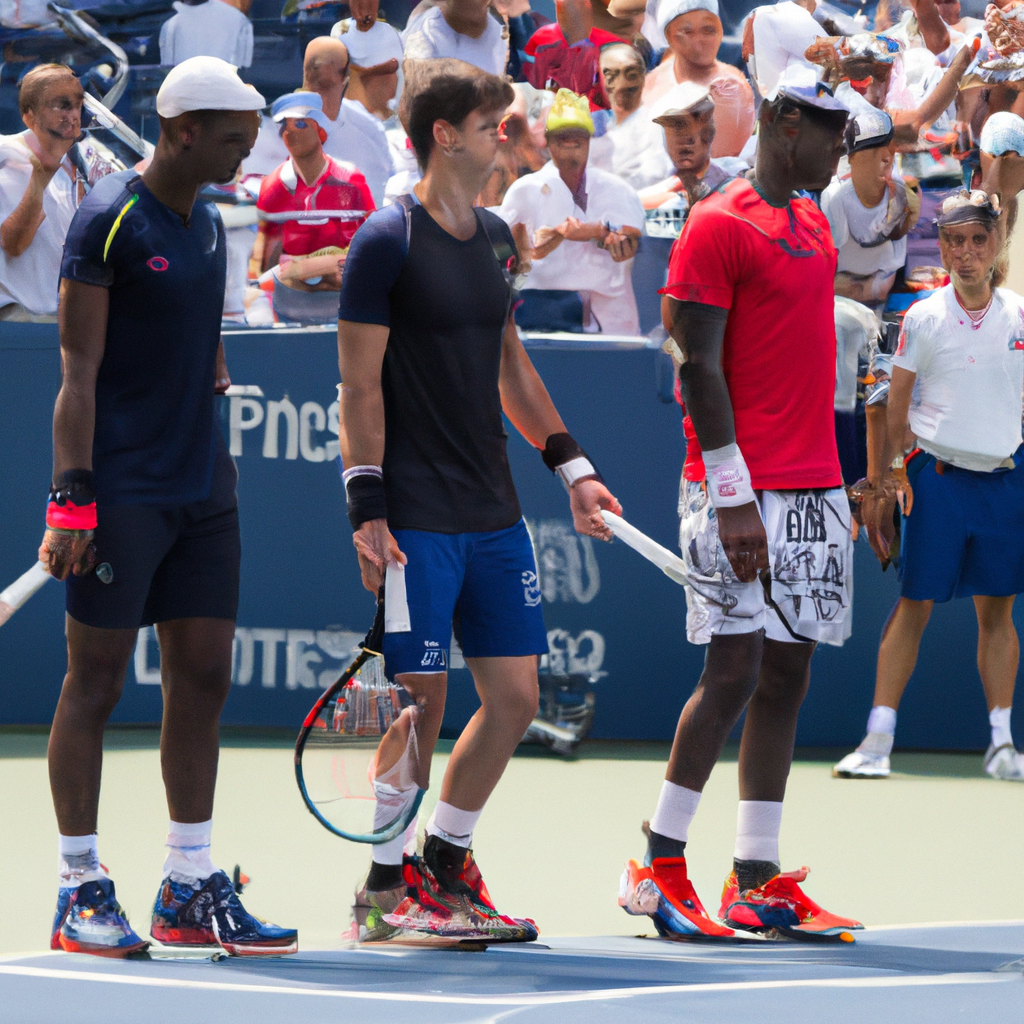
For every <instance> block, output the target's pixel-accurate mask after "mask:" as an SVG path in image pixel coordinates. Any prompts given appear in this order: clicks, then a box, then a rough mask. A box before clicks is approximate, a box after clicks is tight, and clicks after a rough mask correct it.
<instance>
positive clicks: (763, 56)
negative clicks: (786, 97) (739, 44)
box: [743, 0, 828, 96]
mask: <svg viewBox="0 0 1024 1024" xmlns="http://www.w3.org/2000/svg"><path fill="white" fill-rule="evenodd" d="M814 6H815V3H814V0H804V2H803V3H797V2H795V0H781V2H780V3H776V4H769V5H767V6H765V7H755V8H754V10H753V11H751V13H750V17H749V18H748V19H747V22H746V23H745V24H744V27H743V44H744V51H745V52H744V56H746V51H747V49H748V48H749V47H752V52H751V53H750V56H749V57H748V58H747V68H748V70H749V71H750V76H751V78H753V79H754V81H755V82H757V89H758V92H760V93H761V95H762V96H767V95H768V94H769V93H771V92H773V91H774V89H775V86H776V85H778V83H779V76H780V75H781V74H782V72H783V71H785V70H786V68H787V67H788V66H789V65H790V64H797V63H799V64H806V63H808V61H807V60H806V58H805V57H804V54H805V53H806V52H807V47H808V46H810V45H811V44H812V43H814V42H815V41H816V40H818V39H823V38H826V37H827V36H828V33H827V32H826V31H825V30H824V29H823V28H822V27H821V25H819V24H818V22H817V21H815V20H814V18H813V17H812V14H811V12H812V11H813V10H814Z"/></svg>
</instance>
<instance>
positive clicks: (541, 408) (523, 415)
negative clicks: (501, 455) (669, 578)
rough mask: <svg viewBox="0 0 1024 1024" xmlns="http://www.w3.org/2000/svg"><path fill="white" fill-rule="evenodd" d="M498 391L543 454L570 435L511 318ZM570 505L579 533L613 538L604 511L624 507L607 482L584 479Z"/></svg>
mask: <svg viewBox="0 0 1024 1024" xmlns="http://www.w3.org/2000/svg"><path fill="white" fill-rule="evenodd" d="M498 388H499V390H500V392H501V407H502V409H503V410H504V413H505V415H506V416H507V417H508V418H509V419H510V420H511V421H512V425H513V426H514V427H515V428H516V430H518V431H519V433H520V434H522V435H523V437H525V438H526V440H527V441H529V442H530V444H532V445H533V447H534V448H539V449H540V450H541V451H543V450H544V448H545V447H546V445H547V440H548V438H549V437H551V435H552V434H565V433H568V431H567V430H566V429H565V424H564V423H563V422H562V417H561V416H559V415H558V410H557V409H556V408H555V403H554V402H552V401H551V396H550V395H549V394H548V389H547V388H546V387H545V386H544V381H542V380H541V379H540V374H539V373H537V370H536V368H535V367H534V365H533V363H532V362H531V361H530V357H529V356H528V355H527V354H526V349H525V348H523V343H522V341H520V339H519V334H518V332H517V331H516V326H515V323H514V322H513V321H512V319H511V318H510V319H509V321H508V323H506V325H505V334H504V337H503V339H502V345H501V371H500V376H499V378H498ZM569 504H570V506H571V507H572V512H573V523H574V525H575V527H576V529H577V531H579V532H580V533H584V534H587V535H588V536H590V537H598V538H600V539H601V540H611V539H612V534H611V530H609V529H608V527H607V526H606V525H605V523H604V520H603V519H602V518H601V509H603V508H604V509H608V510H609V511H611V512H614V513H615V514H616V515H620V514H621V513H622V506H621V505H619V503H618V501H616V499H615V498H614V497H613V496H612V494H611V493H610V492H609V491H608V489H607V488H606V487H605V486H604V484H603V483H601V482H600V481H599V480H581V481H579V482H578V483H575V484H573V486H572V488H571V489H570V491H569Z"/></svg>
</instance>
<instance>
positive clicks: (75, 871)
mask: <svg viewBox="0 0 1024 1024" xmlns="http://www.w3.org/2000/svg"><path fill="white" fill-rule="evenodd" d="M96 839H97V837H96V833H95V832H93V833H92V835H88V836H65V835H61V836H60V838H59V840H58V866H57V875H58V877H59V879H60V886H61V888H62V889H74V888H76V887H77V886H79V885H81V884H82V883H83V882H96V881H99V879H101V878H106V877H107V873H106V871H104V870H103V868H102V867H101V866H100V855H99V850H98V848H97V845H96Z"/></svg>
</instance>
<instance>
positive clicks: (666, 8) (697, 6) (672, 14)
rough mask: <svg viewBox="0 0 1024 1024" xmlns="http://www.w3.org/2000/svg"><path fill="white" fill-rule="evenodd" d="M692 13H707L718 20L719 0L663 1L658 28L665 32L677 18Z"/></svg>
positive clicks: (659, 9) (659, 5)
mask: <svg viewBox="0 0 1024 1024" xmlns="http://www.w3.org/2000/svg"><path fill="white" fill-rule="evenodd" d="M691 11H707V12H708V13H709V14H713V15H714V16H715V17H716V18H718V17H719V13H718V0H661V3H659V4H658V28H660V29H661V31H662V32H664V31H665V29H666V28H667V27H668V26H669V25H670V24H671V23H672V22H673V21H675V20H676V18H678V17H680V16H681V15H683V14H689V13H690V12H691Z"/></svg>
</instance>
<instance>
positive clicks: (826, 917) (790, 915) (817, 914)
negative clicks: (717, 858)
mask: <svg viewBox="0 0 1024 1024" xmlns="http://www.w3.org/2000/svg"><path fill="white" fill-rule="evenodd" d="M809 871H810V868H801V869H800V870H799V871H787V872H785V873H783V874H780V875H776V876H775V877H774V878H770V879H768V881H767V882H764V883H763V884H762V885H759V886H758V887H757V888H756V889H748V890H747V891H746V892H743V893H741V892H740V891H739V886H738V885H737V883H736V872H735V871H733V872H732V873H731V874H730V875H729V877H728V878H727V879H726V880H725V888H724V889H723V890H722V908H721V910H719V912H718V916H719V917H720V918H721V919H722V920H723V921H725V922H726V924H729V925H732V927H733V928H741V929H743V930H744V931H749V932H760V933H761V934H767V935H772V934H777V935H784V936H787V937H788V938H791V939H803V940H815V939H818V940H822V941H830V942H853V934H852V933H853V932H855V931H858V930H859V929H862V928H863V927H864V925H862V924H861V923H860V922H859V921H854V920H852V919H851V918H848V917H838V916H837V915H835V914H830V913H829V912H828V911H827V910H823V909H822V908H821V907H820V906H818V904H817V903H815V902H814V900H812V899H811V898H810V897H809V896H808V895H807V894H806V893H805V892H804V891H803V889H801V888H800V884H799V883H800V882H802V881H804V879H805V878H807V875H808V873H809Z"/></svg>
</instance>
